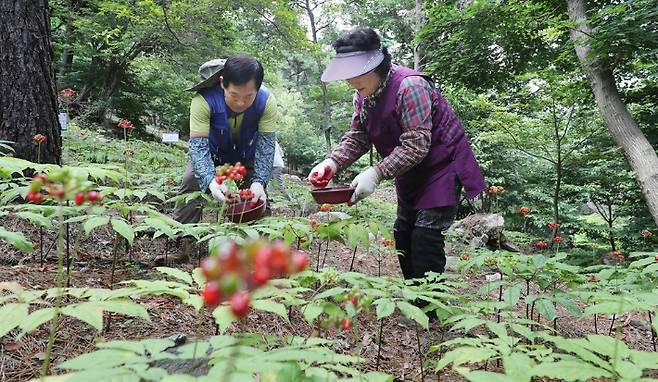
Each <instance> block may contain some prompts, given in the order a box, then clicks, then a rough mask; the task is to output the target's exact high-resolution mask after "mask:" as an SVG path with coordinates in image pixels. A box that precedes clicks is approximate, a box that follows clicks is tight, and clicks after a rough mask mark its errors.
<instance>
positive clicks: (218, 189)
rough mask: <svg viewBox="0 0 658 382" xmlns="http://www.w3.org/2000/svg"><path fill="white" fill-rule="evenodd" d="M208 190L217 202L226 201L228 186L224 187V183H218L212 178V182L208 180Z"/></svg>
mask: <svg viewBox="0 0 658 382" xmlns="http://www.w3.org/2000/svg"><path fill="white" fill-rule="evenodd" d="M208 190H210V193H211V194H212V196H213V198H215V200H217V201H218V202H220V203H224V202H225V201H226V193H227V192H228V187H226V185H225V184H219V183H217V181H216V180H215V179H213V180H212V182H210V184H209V185H208Z"/></svg>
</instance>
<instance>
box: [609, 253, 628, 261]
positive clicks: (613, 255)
mask: <svg viewBox="0 0 658 382" xmlns="http://www.w3.org/2000/svg"><path fill="white" fill-rule="evenodd" d="M610 256H611V257H613V258H615V259H617V260H619V261H624V259H625V257H624V255H622V254H621V252H620V251H612V252H610Z"/></svg>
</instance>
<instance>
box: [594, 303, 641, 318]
mask: <svg viewBox="0 0 658 382" xmlns="http://www.w3.org/2000/svg"><path fill="white" fill-rule="evenodd" d="M630 310H633V307H632V306H631V305H630V304H624V303H622V302H619V301H608V302H602V303H600V304H596V305H591V306H588V307H587V308H585V314H587V315H593V314H601V313H603V314H615V313H616V314H619V313H624V312H627V311H630Z"/></svg>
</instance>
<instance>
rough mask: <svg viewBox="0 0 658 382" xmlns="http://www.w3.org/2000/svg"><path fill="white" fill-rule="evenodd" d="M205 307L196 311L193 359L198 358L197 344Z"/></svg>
mask: <svg viewBox="0 0 658 382" xmlns="http://www.w3.org/2000/svg"><path fill="white" fill-rule="evenodd" d="M202 312H203V307H201V309H199V310H197V312H196V325H194V326H195V328H194V351H192V360H195V359H196V349H197V346H198V345H199V338H200V336H199V334H200V332H201V330H200V329H201V320H202V319H203V313H202Z"/></svg>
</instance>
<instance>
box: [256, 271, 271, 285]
mask: <svg viewBox="0 0 658 382" xmlns="http://www.w3.org/2000/svg"><path fill="white" fill-rule="evenodd" d="M271 277H272V271H271V270H270V268H269V267H265V266H262V267H256V268H255V269H254V273H253V279H254V284H255V285H256V286H257V287H259V286H262V285H265V284H266V283H267V282H268V281H270V278H271Z"/></svg>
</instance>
